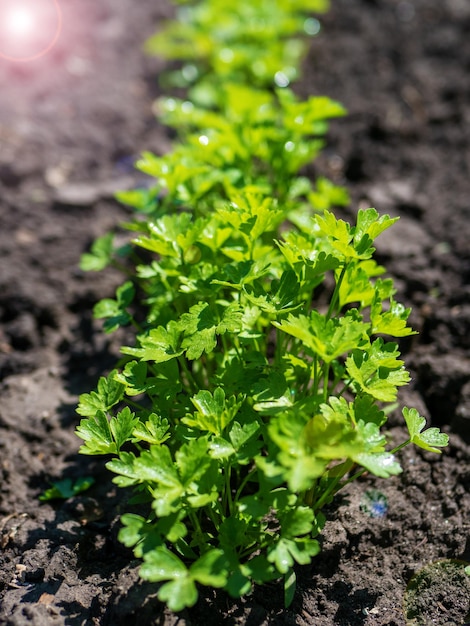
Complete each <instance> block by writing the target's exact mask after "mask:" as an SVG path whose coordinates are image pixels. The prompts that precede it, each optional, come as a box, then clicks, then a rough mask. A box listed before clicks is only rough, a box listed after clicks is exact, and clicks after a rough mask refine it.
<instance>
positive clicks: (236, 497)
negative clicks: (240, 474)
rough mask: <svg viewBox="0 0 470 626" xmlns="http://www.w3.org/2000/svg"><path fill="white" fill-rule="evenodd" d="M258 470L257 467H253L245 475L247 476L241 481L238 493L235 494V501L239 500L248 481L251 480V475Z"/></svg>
mask: <svg viewBox="0 0 470 626" xmlns="http://www.w3.org/2000/svg"><path fill="white" fill-rule="evenodd" d="M257 471H258V469H257V468H256V467H255V468H253V469H252V470H251V471H250V472H248V474H247V475H246V476H245V478H244V479H243V480H242V482H241V483H240V486H239V487H238V489H237V493H236V494H235V502H238V500H239V498H240V496H241V494H242V492H243V490H244V489H245V487H246V485H247V483H248V482H249V481H250V479H251V477H252V476H253V475H254V474H256V472H257Z"/></svg>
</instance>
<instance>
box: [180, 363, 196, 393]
mask: <svg viewBox="0 0 470 626" xmlns="http://www.w3.org/2000/svg"><path fill="white" fill-rule="evenodd" d="M178 363H179V364H180V365H181V369H182V370H183V372H184V374H185V377H186V381H187V383H188V386H189V387H190V389H189V391H191V392H193V393H197V391H198V390H199V387H198V384H197V383H196V381H195V379H194V376H193V375H192V373H191V371H190V369H189V367H188V364H187V363H186V359H185V358H184V357H183V356H179V357H178Z"/></svg>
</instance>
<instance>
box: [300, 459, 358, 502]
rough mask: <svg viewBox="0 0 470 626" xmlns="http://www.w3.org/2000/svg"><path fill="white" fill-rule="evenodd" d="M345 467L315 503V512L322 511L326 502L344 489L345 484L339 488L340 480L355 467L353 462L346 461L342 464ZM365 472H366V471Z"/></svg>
mask: <svg viewBox="0 0 470 626" xmlns="http://www.w3.org/2000/svg"><path fill="white" fill-rule="evenodd" d="M342 465H343V469H342V470H341V473H340V474H338V476H335V477H333V478H332V479H331V482H330V483H329V485H328V487H327V488H326V489H325V491H324V492H323V493H322V495H321V496H320V498H319V499H318V500H317V501H316V502H315V504H314V505H313V507H312V508H313V510H314V511H317V510H319V509H321V508H322V507H323V506H324V505H325V504H326V502H327V501H328V500H329V499H330V498H331V497H332V496H334V495H335V493H337V492H338V491H339V490H340V489H342V488H343V486H344V485H343V484H341V485H340V486H339V487H338V484H339V482H340V480H341V479H342V478H343V476H344V475H345V474H347V473H348V472H349V471H350V470H351V469H352V467H353V466H354V462H353V461H346V462H345V463H343V464H342ZM364 471H365V470H364Z"/></svg>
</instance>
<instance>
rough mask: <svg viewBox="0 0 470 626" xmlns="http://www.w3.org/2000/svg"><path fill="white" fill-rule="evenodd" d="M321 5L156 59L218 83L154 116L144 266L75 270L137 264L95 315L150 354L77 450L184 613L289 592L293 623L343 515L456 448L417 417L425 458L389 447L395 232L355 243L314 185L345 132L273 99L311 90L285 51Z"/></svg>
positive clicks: (102, 251)
mask: <svg viewBox="0 0 470 626" xmlns="http://www.w3.org/2000/svg"><path fill="white" fill-rule="evenodd" d="M185 4H186V3H185ZM325 5H326V3H325V2H323V1H320V0H296V1H292V0H282V1H280V2H274V3H273V2H272V1H271V0H250V2H248V1H246V2H245V1H243V0H237V2H236V3H235V2H234V1H232V0H230V1H229V2H220V0H206V1H205V2H200V3H197V4H191V5H189V6H184V7H183V9H182V11H183V13H182V15H181V19H180V21H179V22H175V23H172V24H170V25H169V26H168V28H167V29H166V30H165V31H164V32H163V33H162V34H160V35H159V36H158V37H157V38H156V39H154V40H153V42H152V44H151V45H152V46H153V47H154V49H155V50H158V51H164V53H165V54H166V55H167V56H170V57H172V58H178V59H184V60H189V59H191V60H194V65H193V64H191V65H187V66H185V67H184V68H183V75H186V77H187V78H188V82H191V81H192V77H194V78H196V77H198V76H201V75H204V80H203V81H202V82H201V81H199V83H198V85H197V86H195V87H194V89H193V91H192V92H191V93H192V95H191V101H189V100H187V101H186V100H185V101H179V100H177V99H174V98H171V99H167V100H165V101H163V102H161V103H160V105H159V106H160V109H161V112H162V113H161V114H162V118H163V119H164V120H165V121H166V123H168V124H169V125H171V126H173V127H174V128H176V129H177V130H178V136H179V142H178V143H176V145H175V148H174V149H173V150H172V151H171V152H169V153H168V154H166V155H164V156H158V157H157V156H155V155H153V154H150V153H146V154H144V155H143V156H142V159H141V160H140V162H139V163H138V167H139V168H140V170H141V171H143V172H145V173H146V174H148V175H149V176H152V177H154V179H155V184H154V186H153V187H152V188H151V189H146V190H133V191H130V192H123V193H121V194H119V198H120V200H121V201H122V202H124V203H126V204H128V205H129V206H132V207H134V208H135V210H136V217H135V218H134V219H133V220H131V221H130V222H129V223H127V224H126V225H125V226H126V228H127V229H128V231H130V232H131V233H132V237H133V240H132V251H130V247H125V248H120V249H119V250H116V251H113V249H112V239H111V237H109V236H107V237H106V238H102V239H101V240H99V242H98V243H97V244H96V245H95V246H94V247H93V249H92V252H91V254H89V255H86V256H85V257H84V260H83V263H82V266H83V267H84V268H86V269H100V268H101V267H104V266H105V265H106V264H109V263H114V264H115V265H119V264H121V263H125V264H126V273H127V276H128V278H129V280H127V282H125V283H124V284H123V285H122V286H121V287H119V288H118V289H117V292H116V297H115V299H105V300H103V301H101V302H100V303H98V304H97V305H96V307H95V310H94V312H95V315H96V317H100V318H104V319H105V323H104V326H105V330H106V331H108V332H111V331H113V330H115V329H116V328H118V327H119V326H124V325H129V324H132V325H133V327H134V328H135V329H136V333H137V334H136V340H135V343H134V344H133V345H130V346H125V347H123V348H122V350H121V351H122V354H123V359H122V360H121V362H120V364H119V368H118V369H116V370H114V371H112V372H111V373H110V374H109V376H108V377H107V378H102V379H100V381H99V383H98V388H97V390H96V391H93V392H91V393H90V394H84V395H83V396H81V398H80V404H79V407H78V413H79V414H80V415H81V416H83V418H84V419H82V421H81V422H80V425H79V427H78V429H77V434H78V435H79V436H80V437H81V438H82V440H83V445H82V447H81V452H83V453H84V454H90V455H97V454H105V455H108V457H109V458H108V461H107V464H106V466H107V468H108V469H109V470H110V471H111V472H113V473H114V474H115V478H114V482H115V483H116V484H117V485H119V486H121V487H132V488H133V489H134V490H135V492H136V498H135V501H136V502H138V503H140V505H141V506H144V505H145V504H147V512H146V514H145V515H136V514H134V513H129V514H126V515H124V516H123V518H122V522H123V528H122V530H121V531H120V539H121V541H122V542H123V543H124V544H125V545H126V546H128V547H131V548H133V550H134V552H135V555H136V556H137V557H138V558H140V559H142V560H143V565H142V568H141V576H142V577H143V578H145V579H147V580H150V581H154V582H156V583H159V585H160V586H159V590H158V597H159V598H160V599H161V600H162V601H164V602H166V603H167V604H168V606H169V607H170V608H171V609H173V610H176V611H178V610H181V609H183V608H184V607H186V606H192V605H193V604H194V603H195V602H196V601H197V597H198V591H197V588H198V586H199V585H207V586H211V587H218V588H223V589H225V590H226V591H227V592H228V593H229V594H230V595H232V596H233V597H239V596H241V595H243V594H246V593H248V592H249V591H250V589H251V587H252V585H253V583H258V584H259V583H264V582H267V581H270V580H274V579H276V578H280V577H283V578H284V592H285V598H286V602H287V603H289V602H290V601H292V598H293V594H294V589H295V573H294V568H295V566H296V565H304V564H307V563H310V561H311V559H312V558H313V557H314V556H315V555H316V554H317V553H318V551H319V544H318V542H317V539H316V537H317V536H318V534H319V533H320V532H321V530H322V528H323V525H324V523H325V518H324V516H323V513H322V509H323V507H324V506H325V505H326V504H328V503H329V502H331V500H332V498H333V497H334V495H335V494H336V493H337V492H338V491H339V490H340V489H341V488H342V487H344V486H345V485H346V484H347V483H348V482H349V481H350V480H353V479H354V478H357V477H358V476H359V475H360V474H361V473H363V472H366V471H368V472H370V473H372V474H374V475H376V476H378V477H381V478H387V477H389V476H393V475H396V474H398V473H400V472H401V467H400V464H399V461H398V459H397V458H396V452H397V451H398V450H399V449H400V448H401V447H403V446H404V445H407V444H409V443H415V444H416V445H418V446H420V447H422V448H424V449H425V450H428V451H434V452H438V451H439V448H440V447H442V446H444V445H446V443H447V437H446V436H445V435H443V434H441V433H439V431H438V430H437V429H435V428H430V429H428V430H423V428H424V426H425V420H424V418H422V417H421V416H419V415H418V413H417V412H416V411H415V410H414V409H404V410H403V415H404V418H405V421H406V424H407V426H408V429H409V432H410V439H409V440H408V441H406V442H404V443H403V444H402V445H400V446H398V447H397V448H395V449H391V446H390V443H389V440H388V431H387V428H386V422H387V414H388V411H387V408H390V407H389V406H387V405H389V404H390V403H394V402H395V401H396V399H397V392H398V389H399V388H400V387H401V386H402V385H405V384H407V383H408V381H409V374H408V372H407V371H406V369H405V367H404V363H403V361H402V360H401V359H400V358H399V357H400V354H399V351H398V346H397V343H396V342H394V341H393V339H394V338H397V337H398V338H400V337H406V336H408V335H411V334H413V332H414V331H412V330H411V329H410V328H409V327H408V326H407V320H408V317H409V314H410V310H409V309H407V308H405V307H404V306H402V305H401V304H400V303H398V302H397V301H396V300H395V295H396V292H395V289H394V286H393V280H392V279H391V278H384V274H385V268H383V267H381V266H379V265H377V263H376V262H375V261H374V259H373V255H374V252H375V248H374V245H375V239H376V238H377V237H379V236H380V235H381V234H382V233H383V232H384V231H385V230H386V229H388V228H390V227H392V226H393V224H394V223H395V221H396V219H397V218H391V217H390V216H388V215H382V216H380V215H379V214H378V213H377V211H376V210H375V209H373V208H368V209H360V210H359V211H358V212H357V215H356V216H355V218H352V220H351V223H348V222H347V221H344V220H343V219H339V218H338V217H337V216H336V215H335V214H334V213H333V211H332V208H333V207H334V206H337V205H345V204H346V203H347V194H346V193H345V191H344V190H342V189H341V188H338V187H337V186H335V185H334V184H333V183H331V182H329V181H327V180H325V179H319V180H317V181H311V180H309V179H308V178H306V177H305V176H299V170H300V169H301V168H302V167H303V166H304V165H307V164H308V163H310V162H311V161H312V160H313V159H314V157H315V156H316V154H317V153H318V151H319V150H320V149H321V147H322V145H323V140H324V136H325V133H326V132H327V128H328V123H329V121H330V120H331V119H333V118H336V117H338V116H341V115H343V114H344V109H343V108H342V107H341V106H340V105H339V104H337V103H336V102H333V101H331V100H329V99H328V98H324V97H314V98H309V99H308V100H306V101H303V102H302V101H300V100H299V99H298V98H297V97H296V96H295V95H294V93H293V92H292V91H290V90H289V89H287V88H286V87H284V88H282V89H281V88H279V83H280V80H281V79H283V77H287V78H288V79H291V78H292V77H295V75H296V73H297V70H295V71H293V70H292V68H294V66H297V64H298V61H299V59H300V54H301V52H302V49H303V42H302V41H301V40H300V39H299V38H297V39H295V38H292V37H293V36H294V35H295V34H296V33H298V32H299V31H300V30H302V29H303V28H304V27H305V28H306V29H307V30H308V29H310V30H311V29H312V28H313V23H312V22H309V20H310V19H313V18H309V17H308V15H307V13H306V12H308V11H311V10H323V9H325V8H326V6H325ZM191 68H192V69H191ZM291 70H292V71H291ZM276 76H277V79H276ZM190 79H191V80H190ZM276 80H277V87H276V85H275V84H273V83H276ZM284 82H285V81H284ZM126 252H127V257H126ZM141 511H142V510H141Z"/></svg>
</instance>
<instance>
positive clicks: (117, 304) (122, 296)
mask: <svg viewBox="0 0 470 626" xmlns="http://www.w3.org/2000/svg"><path fill="white" fill-rule="evenodd" d="M134 295H135V288H134V285H133V284H132V283H131V282H130V281H128V282H126V283H124V284H123V285H121V286H120V287H118V289H117V290H116V300H112V299H110V298H105V299H104V300H100V302H98V303H97V304H96V305H95V307H94V308H93V315H94V317H95V318H96V319H106V322H105V323H104V330H105V332H107V333H112V332H114V331H115V330H116V329H117V328H119V327H120V326H126V325H127V324H129V323H130V322H131V321H132V316H131V315H130V314H129V313H128V312H127V311H126V308H127V307H128V306H129V305H130V304H131V303H132V300H133V299H134Z"/></svg>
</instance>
